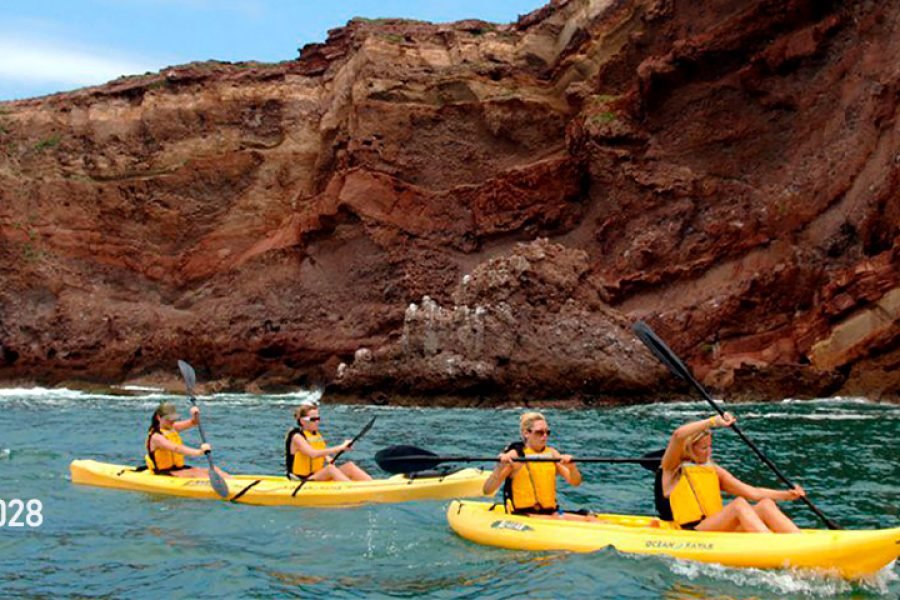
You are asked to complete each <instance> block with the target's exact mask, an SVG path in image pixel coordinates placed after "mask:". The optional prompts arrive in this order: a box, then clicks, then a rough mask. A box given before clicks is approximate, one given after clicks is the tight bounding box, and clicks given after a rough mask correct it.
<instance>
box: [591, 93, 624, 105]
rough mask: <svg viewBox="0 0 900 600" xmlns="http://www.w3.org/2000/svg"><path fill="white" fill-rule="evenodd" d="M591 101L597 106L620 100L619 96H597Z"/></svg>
mask: <svg viewBox="0 0 900 600" xmlns="http://www.w3.org/2000/svg"><path fill="white" fill-rule="evenodd" d="M591 99H592V100H593V101H594V102H595V103H597V104H609V103H610V102H615V101H616V100H618V99H619V96H610V95H609V94H595V95H594V96H592V97H591Z"/></svg>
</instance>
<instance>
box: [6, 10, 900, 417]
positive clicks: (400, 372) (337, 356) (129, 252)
mask: <svg viewBox="0 0 900 600" xmlns="http://www.w3.org/2000/svg"><path fill="white" fill-rule="evenodd" d="M898 23H900V8H898V7H896V6H894V5H893V4H891V3H881V4H879V3H870V2H865V1H862V0H860V1H855V2H846V3H822V2H815V1H812V0H788V1H787V2H774V1H771V0H730V1H727V2H719V3H716V4H715V6H708V5H703V6H700V5H696V6H695V4H692V3H689V2H673V1H671V0H632V1H614V0H554V1H553V2H550V3H549V4H548V5H547V6H545V7H544V8H542V9H540V10H538V11H535V12H534V13H532V14H530V15H526V16H525V17H522V18H521V19H520V20H519V21H518V22H517V23H514V24H510V25H494V24H490V23H484V22H481V21H463V22H459V23H453V24H443V25H435V24H429V23H421V22H414V21H404V20H393V19H382V20H376V21H368V20H362V19H358V20H354V21H351V22H350V23H348V24H347V26H346V27H343V28H340V29H336V30H334V31H332V32H330V34H329V38H328V40H327V41H326V42H325V43H323V44H313V45H310V46H307V47H305V48H304V49H303V50H302V51H301V54H300V57H299V58H298V59H297V60H292V61H287V62H284V63H279V64H274V65H266V64H258V63H243V64H223V63H197V64H191V65H184V66H179V67H173V68H170V69H167V70H165V71H163V72H160V73H157V74H148V75H145V76H140V77H133V78H127V79H123V80H118V81H115V82H111V83H109V84H107V85H105V86H100V87H96V88H87V89H84V90H80V91H77V92H73V93H68V94H59V95H55V96H48V97H46V98H38V99H33V100H25V101H18V102H12V103H2V104H0V274H2V281H3V285H2V287H0V379H2V381H6V382H39V383H43V384H54V383H59V382H63V381H71V380H84V381H94V382H97V381H100V382H121V381H137V382H142V381H153V380H161V379H162V378H165V377H171V374H177V373H175V370H174V361H175V359H176V358H185V359H188V360H189V361H191V362H192V363H193V364H194V365H195V367H197V369H198V375H199V376H200V377H201V379H215V380H217V382H218V383H217V384H218V386H219V387H227V388H244V387H250V388H251V389H259V388H260V387H264V388H272V387H277V386H296V385H309V384H314V383H318V384H322V383H326V382H329V381H332V380H334V384H333V385H332V386H331V387H330V388H329V389H330V390H333V391H334V393H335V394H338V393H339V394H342V395H343V397H351V396H354V395H357V396H359V395H362V396H364V397H365V396H366V394H369V393H370V392H372V390H375V389H376V388H377V389H379V390H380V391H382V393H385V394H392V393H395V392H397V393H399V392H402V393H404V394H407V395H409V396H410V397H415V396H417V395H419V396H421V397H425V396H434V395H437V394H456V393H459V395H460V396H469V397H472V398H479V399H480V398H484V402H495V401H497V400H498V399H500V398H507V397H515V398H562V397H569V398H580V399H587V400H591V399H603V398H606V397H609V398H611V399H616V400H618V401H622V399H626V398H630V399H635V398H639V397H641V396H643V397H652V396H655V395H656V394H657V393H658V391H659V390H660V389H667V388H668V387H669V386H670V385H671V383H672V382H671V380H670V379H668V376H667V375H666V374H665V373H664V371H662V370H661V369H659V368H651V367H650V365H649V364H647V363H646V361H647V355H646V354H645V353H643V351H641V350H639V349H636V348H633V347H632V345H633V343H634V341H633V340H631V341H629V339H630V338H629V335H628V333H627V328H626V327H625V325H626V324H627V323H629V322H632V321H634V320H636V319H638V318H642V319H646V320H647V321H648V322H649V323H650V324H651V325H652V326H653V327H654V328H655V329H656V330H657V332H658V333H659V334H660V335H661V336H662V337H663V338H664V339H666V340H667V341H668V342H669V343H670V344H671V345H672V347H673V348H674V349H675V350H676V351H677V352H678V353H679V354H680V355H681V356H682V357H684V358H686V359H687V360H688V361H689V362H690V364H691V366H692V367H693V368H694V370H695V371H696V373H697V374H698V376H700V377H701V378H702V380H703V382H704V383H705V384H707V385H709V386H710V387H711V388H713V389H715V390H717V391H719V392H722V393H727V394H730V395H735V396H736V395H744V396H748V397H755V398H759V397H772V398H780V397H783V396H785V395H792V396H809V395H824V394H838V393H853V394H863V395H869V396H871V397H875V398H879V397H883V398H892V397H893V398H896V397H897V396H898V394H900V376H898V375H896V373H898V372H900V370H898V369H897V368H896V367H897V366H898V363H900V333H898V332H900V327H897V320H898V318H897V307H896V301H895V296H896V294H897V290H898V289H900V274H898V268H897V264H898V263H900V260H898V252H900V244H898V239H900V232H898V231H900V228H898V223H900V175H898V173H900V136H898V133H900V129H898V127H900V125H898V120H897V114H898V101H900V73H898V71H897V69H896V65H897V64H900V60H898V59H900V35H898V34H900V31H898ZM861 41H862V42H861ZM537 238H546V239H547V240H548V241H546V242H545V241H540V242H535V243H531V244H527V243H528V242H532V241H533V240H535V239H537ZM522 242H526V245H524V246H520V245H518V244H519V243H522ZM536 253H537V254H541V255H542V256H543V257H542V258H540V259H538V258H536ZM492 273H493V274H492ZM498 273H507V274H508V277H506V276H504V277H506V278H504V277H501V276H500V275H498ZM523 274H524V276H525V278H526V280H527V281H523V280H521V278H520V276H522V275H523ZM466 277H468V279H466ZM464 281H468V282H469V283H468V284H464V283H463V282H464ZM495 281H496V282H499V283H496V285H495V283H489V282H495ZM479 282H480V283H479ZM472 285H475V286H476V287H477V291H466V290H475V288H472V287H469V286H472ZM478 286H482V287H478ZM503 286H509V289H506V290H505V289H504V288H503ZM504 294H507V296H504ZM424 296H428V298H429V299H430V300H429V301H428V302H425V301H423V297H424ZM411 304H415V305H416V306H417V309H416V311H414V312H412V313H411V312H410V310H411V309H410V305H411ZM479 307H480V309H481V312H479ZM478 328H484V329H483V330H484V331H485V332H487V333H486V334H485V335H486V337H484V336H483V337H482V338H481V339H482V342H477V340H478V339H479V338H478V335H476V332H477V331H479V329H478ZM600 332H602V333H600ZM604 336H609V337H604ZM567 338H571V340H572V342H571V345H570V346H567V345H566V344H567V342H566V340H567ZM361 349H364V350H362V351H361ZM629 349H630V350H629ZM355 356H358V358H357V359H356V360H354V357H355ZM451 359H452V360H451ZM341 363H344V364H345V365H346V366H345V367H343V368H342V369H341V371H342V373H341V376H340V377H339V378H336V375H337V369H338V366H339V365H340V364H341ZM167 374H168V375H167ZM335 378H336V379H335ZM479 401H480V400H479Z"/></svg>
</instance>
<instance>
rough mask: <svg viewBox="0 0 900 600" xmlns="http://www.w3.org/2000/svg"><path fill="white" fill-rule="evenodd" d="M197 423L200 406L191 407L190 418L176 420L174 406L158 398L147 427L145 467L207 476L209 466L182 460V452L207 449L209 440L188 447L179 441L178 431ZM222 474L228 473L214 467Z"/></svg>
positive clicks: (161, 472)
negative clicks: (158, 401) (186, 462)
mask: <svg viewBox="0 0 900 600" xmlns="http://www.w3.org/2000/svg"><path fill="white" fill-rule="evenodd" d="M199 424H200V409H199V408H197V407H196V406H193V407H191V418H190V419H185V420H183V421H179V420H178V409H177V408H175V405H174V404H172V403H171V402H161V403H160V405H159V406H158V407H157V408H156V410H155V411H154V412H153V420H152V422H151V423H150V429H149V430H148V431H147V441H146V444H145V446H146V448H147V455H146V456H144V462H146V463H147V468H148V469H150V470H152V471H153V472H154V473H156V474H157V475H173V476H175V477H209V469H204V468H202V467H192V466H190V465H186V464H184V457H185V456H203V455H204V454H205V453H206V452H209V451H210V450H211V447H210V445H209V444H201V445H200V447H199V448H191V447H190V446H186V445H185V444H184V443H183V442H182V441H181V435H179V432H181V431H184V430H186V429H190V428H191V427H195V426H197V425H199ZM216 471H218V473H219V474H220V475H222V477H228V474H227V473H225V472H224V471H222V470H221V469H219V468H218V467H216Z"/></svg>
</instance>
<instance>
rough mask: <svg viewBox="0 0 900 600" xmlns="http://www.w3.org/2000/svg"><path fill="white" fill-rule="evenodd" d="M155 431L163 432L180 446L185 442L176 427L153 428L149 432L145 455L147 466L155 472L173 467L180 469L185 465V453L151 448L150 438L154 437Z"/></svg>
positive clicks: (164, 435) (168, 438)
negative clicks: (157, 429)
mask: <svg viewBox="0 0 900 600" xmlns="http://www.w3.org/2000/svg"><path fill="white" fill-rule="evenodd" d="M154 433H161V434H162V435H163V437H165V438H166V439H167V440H169V441H170V442H172V443H173V444H178V445H179V446H181V445H182V444H183V442H182V441H181V436H180V435H178V432H177V431H175V430H174V429H160V430H159V431H156V430H155V429H151V430H150V431H149V432H147V444H146V445H147V454H146V456H144V462H146V463H147V468H148V469H151V470H153V472H155V473H159V472H160V471H170V470H172V469H180V468H181V467H183V466H184V456H183V455H181V454H178V453H177V452H172V451H171V450H166V449H165V448H157V449H156V450H152V451H151V450H150V438H151V437H153V434H154Z"/></svg>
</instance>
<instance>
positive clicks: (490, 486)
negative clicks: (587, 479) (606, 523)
mask: <svg viewBox="0 0 900 600" xmlns="http://www.w3.org/2000/svg"><path fill="white" fill-rule="evenodd" d="M519 428H520V430H521V433H522V439H523V441H522V442H515V443H512V444H510V445H509V446H507V447H506V450H504V452H503V453H502V454H500V456H499V458H500V464H498V465H497V468H495V469H494V472H493V473H491V476H490V477H489V478H488V480H487V481H486V482H485V484H484V490H483V491H484V493H485V494H486V495H491V494H493V493H494V492H495V491H497V488H499V487H500V484H501V483H502V484H504V487H503V499H504V502H505V503H506V506H507V509H508V510H510V511H511V512H512V513H513V514H519V515H529V516H535V517H543V518H555V519H568V520H577V521H583V520H594V517H593V516H589V515H581V514H574V513H564V512H562V510H560V508H559V505H558V504H557V502H556V476H557V475H561V476H562V478H563V479H565V480H566V481H567V482H569V484H571V485H574V486H578V485H581V472H580V471H579V470H578V467H577V466H576V465H575V463H574V462H573V460H572V456H571V455H569V454H560V453H559V451H557V450H556V449H555V448H551V447H550V446H548V445H547V438H548V437H549V436H550V426H549V425H548V424H547V419H545V418H544V415H542V414H541V413H538V412H526V413H525V414H523V415H522V416H521V417H520V418H519ZM516 458H557V459H559V461H558V462H514V459H516Z"/></svg>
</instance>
